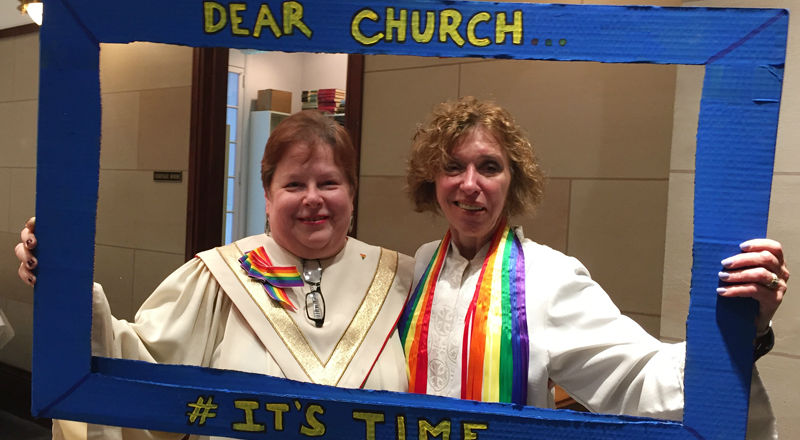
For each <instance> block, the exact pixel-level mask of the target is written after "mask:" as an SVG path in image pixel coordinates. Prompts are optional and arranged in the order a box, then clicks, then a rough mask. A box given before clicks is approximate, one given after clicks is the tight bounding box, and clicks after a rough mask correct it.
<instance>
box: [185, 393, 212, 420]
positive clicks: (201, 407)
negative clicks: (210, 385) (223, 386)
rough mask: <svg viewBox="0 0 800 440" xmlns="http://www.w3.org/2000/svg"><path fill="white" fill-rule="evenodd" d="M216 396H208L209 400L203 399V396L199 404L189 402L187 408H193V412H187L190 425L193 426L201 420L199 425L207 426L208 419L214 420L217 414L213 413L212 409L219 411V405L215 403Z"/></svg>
mask: <svg viewBox="0 0 800 440" xmlns="http://www.w3.org/2000/svg"><path fill="white" fill-rule="evenodd" d="M213 400H214V396H208V400H205V399H203V396H199V397H198V398H197V402H189V403H187V404H186V406H188V407H190V408H193V409H192V411H191V412H188V411H187V412H186V415H187V416H189V424H190V425H192V424H194V422H195V421H196V420H197V419H198V418H199V419H200V422H199V423H198V425H201V426H202V425H205V424H206V418H214V417H216V416H217V413H214V412H211V410H212V409H217V407H219V405H217V404H216V403H213Z"/></svg>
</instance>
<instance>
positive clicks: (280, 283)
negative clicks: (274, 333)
mask: <svg viewBox="0 0 800 440" xmlns="http://www.w3.org/2000/svg"><path fill="white" fill-rule="evenodd" d="M239 264H241V266H242V269H244V271H245V272H247V276H249V277H250V278H253V279H255V280H257V281H260V282H261V284H262V285H263V286H264V291H266V292H267V296H269V297H270V298H272V299H273V300H275V301H277V302H278V303H279V304H282V305H284V306H286V307H288V308H289V309H290V310H296V309H297V306H295V305H294V303H292V300H290V299H289V296H288V295H286V292H285V291H284V290H283V289H285V288H287V287H302V286H303V280H302V279H301V278H300V273H299V272H298V271H297V268H296V267H294V266H273V265H272V261H271V260H270V259H269V255H267V251H266V249H264V246H261V247H259V248H258V249H253V250H252V251H250V252H245V254H244V256H242V257H241V258H239Z"/></svg>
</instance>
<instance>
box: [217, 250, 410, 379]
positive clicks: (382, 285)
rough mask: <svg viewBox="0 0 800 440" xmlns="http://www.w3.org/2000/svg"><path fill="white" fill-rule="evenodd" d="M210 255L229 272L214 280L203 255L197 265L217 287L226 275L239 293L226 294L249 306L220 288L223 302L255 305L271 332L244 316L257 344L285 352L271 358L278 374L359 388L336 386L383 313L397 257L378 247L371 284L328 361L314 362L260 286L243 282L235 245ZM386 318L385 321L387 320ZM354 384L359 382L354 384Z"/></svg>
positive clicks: (291, 324) (287, 317)
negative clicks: (202, 265)
mask: <svg viewBox="0 0 800 440" xmlns="http://www.w3.org/2000/svg"><path fill="white" fill-rule="evenodd" d="M216 251H217V252H216V253H217V254H218V257H219V258H221V259H222V260H223V261H224V262H225V264H226V265H227V267H228V269H230V273H228V274H224V275H223V274H220V275H222V276H217V273H218V272H217V273H215V270H214V268H213V267H212V266H213V265H208V261H206V260H207V259H208V255H205V256H204V255H201V257H205V258H203V260H204V261H206V262H207V265H208V266H209V268H210V269H211V270H212V273H214V275H215V278H217V279H218V281H219V282H220V285H223V286H225V285H224V284H223V280H222V279H220V278H226V279H228V280H231V277H230V275H231V274H232V275H234V277H235V279H236V280H237V281H238V285H239V287H241V289H230V290H240V292H239V293H241V291H243V292H246V293H247V295H246V296H247V298H248V299H249V301H252V302H251V303H249V304H241V303H237V301H243V300H244V297H245V296H244V295H239V294H236V293H234V292H228V290H229V289H227V288H226V287H223V289H225V290H226V293H228V294H229V297H230V298H231V299H232V300H233V302H234V304H237V307H238V308H239V309H245V308H247V307H249V308H250V309H252V303H255V304H256V305H257V306H258V309H259V310H260V311H261V314H262V315H263V317H266V321H267V322H268V323H269V327H271V330H272V331H268V332H263V331H259V330H258V327H259V325H260V323H253V322H252V321H253V320H254V319H256V318H255V316H254V315H253V314H250V315H249V318H248V322H251V325H252V324H255V325H253V328H254V331H255V332H256V333H257V334H258V335H259V338H261V339H262V342H263V343H264V345H265V346H266V347H267V349H268V350H269V351H270V352H273V348H277V349H278V350H279V351H283V350H284V348H279V347H275V344H276V343H277V344H279V345H281V346H283V347H285V350H287V351H288V353H290V354H291V356H280V355H277V356H274V358H275V360H276V362H278V364H279V366H281V369H282V370H283V371H284V372H286V371H297V367H299V368H300V369H301V370H302V371H303V373H304V374H305V376H307V379H305V381H310V382H313V383H318V384H323V385H338V386H350V387H357V386H360V385H361V383H363V381H364V380H365V379H366V377H361V378H353V377H350V379H349V380H348V383H347V384H342V383H340V382H341V381H342V377H343V375H344V374H345V372H346V371H347V369H348V367H349V366H350V364H351V362H352V361H353V359H354V358H355V357H356V354H357V352H359V349H360V348H361V346H362V345H363V343H364V341H365V339H366V338H367V335H368V334H369V333H370V330H372V329H373V325H374V324H376V320H377V319H378V316H379V314H380V312H381V310H382V309H383V307H384V304H385V303H386V300H387V297H388V296H389V292H390V290H391V288H392V285H393V283H394V281H395V276H396V273H397V266H398V254H397V252H396V251H391V250H387V249H383V248H380V257H379V259H378V264H377V267H376V268H375V272H374V274H373V276H372V280H371V282H370V284H369V288H368V289H367V292H366V294H365V295H364V296H363V299H362V301H361V304H360V305H359V306H358V309H357V311H356V313H355V315H354V316H353V318H352V321H351V322H350V325H349V326H348V327H347V329H346V330H345V331H344V333H343V334H342V336H341V337H340V339H339V341H338V342H337V344H336V346H335V348H334V349H333V351H332V352H331V354H330V356H329V357H328V359H326V360H324V361H323V360H322V359H320V357H319V356H318V354H317V353H316V352H315V351H314V349H313V348H312V347H311V345H310V344H309V342H308V340H307V339H306V337H305V335H304V334H303V332H302V331H301V330H300V328H299V327H298V326H297V324H296V323H295V321H294V319H292V317H291V316H290V315H289V313H288V312H287V311H286V310H285V309H284V308H283V307H282V306H280V305H278V304H276V303H275V302H274V301H272V300H271V299H270V298H269V297H268V296H267V295H266V293H265V292H264V287H263V286H262V285H261V283H259V282H257V281H255V280H253V279H251V278H249V277H248V276H247V274H246V273H245V272H244V270H242V268H241V266H240V264H239V261H238V259H239V257H241V256H242V255H243V254H244V253H243V252H242V250H241V249H240V248H239V247H238V246H237V245H236V243H232V244H229V245H227V246H223V247H219V248H217V249H216ZM204 254H205V253H204ZM392 307H395V306H392ZM398 313H399V311H398ZM245 316H246V317H247V316H248V314H247V313H245ZM390 316H391V318H390V319H396V318H397V314H394V313H392V314H391V315H390ZM386 318H388V316H387V317H386ZM382 319H383V318H382ZM260 321H264V320H263V318H262V319H260ZM393 324H394V321H393V322H392V323H391V327H389V328H387V329H384V330H383V332H382V333H383V334H382V335H381V337H382V339H381V342H382V343H383V342H384V341H385V339H386V337H388V335H389V334H390V333H391V330H392V329H393ZM273 332H274V334H275V335H277V337H278V338H279V339H280V342H278V341H274V340H273V341H270V335H269V334H268V333H273ZM368 348H369V347H368ZM381 348H382V346H381V347H377V349H376V350H374V351H375V352H374V357H373V358H371V359H369V365H370V366H371V365H372V363H374V361H375V359H376V358H377V356H378V355H379V354H380V352H381ZM289 358H291V362H292V363H294V365H282V362H290V361H289ZM360 369H362V370H364V374H367V373H368V372H369V368H360ZM349 376H353V374H352V373H351V374H349ZM287 377H289V378H293V379H295V380H303V379H302V378H299V377H297V376H296V375H295V376H294V377H293V376H292V375H291V374H287ZM354 380H355V381H354ZM358 381H361V382H360V383H356V382H358Z"/></svg>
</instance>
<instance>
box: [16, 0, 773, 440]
mask: <svg viewBox="0 0 800 440" xmlns="http://www.w3.org/2000/svg"><path fill="white" fill-rule="evenodd" d="M45 2H46V5H45V11H46V17H45V24H44V26H43V27H42V30H41V76H40V82H41V86H40V87H41V88H40V95H39V102H40V106H39V134H38V136H39V137H38V139H39V153H38V169H37V203H36V212H37V222H38V223H39V226H40V228H38V231H39V232H38V234H39V236H40V242H41V243H42V244H41V246H40V249H39V262H40V263H39V267H40V276H39V278H38V283H37V286H36V294H35V297H34V313H35V328H34V330H35V331H34V358H33V370H34V371H33V373H34V375H33V403H32V412H33V413H34V414H35V415H37V416H45V417H53V418H65V419H75V420H84V421H89V422H92V423H101V424H111V425H122V426H129V427H137V428H145V427H146V428H152V429H158V430H164V431H175V432H186V433H196V434H205V435H224V436H235V437H240V438H263V437H264V436H265V435H268V436H270V438H272V437H276V438H277V437H280V438H305V437H312V436H316V435H317V434H320V432H321V431H319V430H318V429H317V430H315V428H319V424H322V426H324V429H323V431H322V432H324V434H322V437H323V438H344V437H354V436H355V437H357V436H358V433H359V432H363V433H364V437H365V438H369V439H373V438H387V439H389V438H391V439H394V438H405V437H406V436H409V437H415V438H417V437H418V432H419V430H421V429H423V426H426V425H424V424H423V421H425V422H426V423H429V424H430V425H431V426H438V427H440V428H442V429H445V428H446V429H447V430H448V431H447V432H452V435H453V436H454V438H464V439H467V438H477V436H478V435H479V436H480V438H482V439H489V438H491V439H500V438H503V439H505V438H522V437H525V438H550V439H552V438H555V439H560V438H582V439H590V438H591V439H611V438H636V439H643V438H647V439H662V438H670V439H672V438H725V439H733V438H744V432H745V428H746V418H747V401H748V396H749V384H750V374H751V365H752V346H751V340H752V337H753V332H754V329H753V328H752V325H751V326H747V325H741V324H742V323H747V322H750V319H749V318H750V317H752V316H753V314H754V312H755V307H754V303H753V302H752V301H749V300H730V299H725V298H719V297H718V295H717V294H716V292H715V289H716V287H717V285H718V279H717V275H716V274H717V271H718V270H719V261H720V260H721V259H722V258H724V257H726V256H728V255H731V254H734V253H736V252H737V251H738V246H737V244H738V243H739V242H740V241H742V240H744V239H747V238H750V237H756V236H763V235H765V233H766V225H767V214H768V209H769V195H770V187H771V178H772V167H773V159H774V148H775V139H776V134H777V124H778V111H779V108H780V98H781V86H782V78H783V67H784V59H785V52H786V37H787V29H788V12H787V11H785V10H770V9H706V8H657V7H625V6H619V7H618V6H573V5H541V4H514V3H499V4H498V3H490V2H467V1H464V2H460V1H459V2H455V1H449V0H441V1H438V0H434V1H420V0H398V1H394V2H389V1H385V0H382V1H370V2H366V1H357V0H343V1H336V2H330V1H325V0H296V1H292V0H286V1H274V0H268V1H265V2H255V1H250V0H243V1H239V2H227V1H218V2H204V1H202V0H173V1H171V2H169V5H168V7H167V5H165V4H164V2H160V1H155V0H138V1H136V2H133V1H124V0H120V1H114V2H97V1H90V0H45ZM211 3H214V4H216V5H220V7H221V8H222V9H223V10H224V11H225V15H226V18H227V19H228V20H227V22H226V25H225V26H222V27H220V29H216V28H215V26H214V25H215V24H218V22H219V18H220V17H221V16H222V12H221V10H220V7H218V6H213V5H211V6H206V5H210V4H211ZM261 5H266V7H267V8H269V9H270V11H271V12H273V15H274V17H275V22H276V26H275V27H270V26H269V24H267V25H265V26H264V27H262V28H261V31H262V32H261V34H260V36H259V37H258V38H256V37H253V34H254V32H255V27H254V26H253V23H254V22H255V17H256V12H257V11H258V10H259V8H260V7H262V6H261ZM298 8H301V9H302V12H301V14H302V17H301V18H297V17H299V16H298V15H297V14H298V13H299V12H298V11H299V10H300V9H298ZM389 8H392V9H391V12H392V13H393V14H395V17H399V16H400V14H402V11H403V10H405V11H407V14H408V16H410V15H411V12H410V11H414V10H417V11H422V16H424V17H427V15H425V14H426V11H433V14H434V15H433V17H434V19H437V20H438V19H441V18H444V21H441V20H440V21H438V22H437V23H442V22H444V23H445V24H447V23H451V24H452V23H456V21H457V20H458V18H459V17H460V18H461V22H460V24H459V25H455V24H453V25H452V26H451V27H450V30H449V31H448V30H447V27H445V30H444V32H443V33H440V32H435V33H434V34H433V35H432V40H431V41H430V42H427V43H426V42H419V41H416V40H415V39H414V38H413V36H412V35H411V33H410V30H409V29H408V28H406V29H405V30H406V32H407V33H408V36H407V37H406V38H405V41H401V40H402V39H401V38H400V37H401V32H396V33H395V32H392V33H389V34H387V33H386V32H385V29H386V27H385V21H384V17H386V15H387V14H389V11H390V9H389ZM207 11H211V12H210V13H208V14H206V12H207ZM283 11H288V13H289V16H291V15H292V14H295V17H296V18H295V24H294V25H293V26H288V27H283V23H282V19H283V18H286V16H284V15H283ZM502 14H505V15H502ZM516 14H519V15H518V16H519V19H520V20H521V25H520V26H519V29H517V30H515V29H514V28H513V26H512V29H511V30H508V29H506V30H505V31H503V30H502V29H501V30H499V31H498V30H497V24H498V23H502V22H506V23H512V24H513V23H516V21H515V20H516V17H517V15H516ZM448 17H449V18H448ZM501 18H502V20H501ZM239 19H241V21H238V20H239ZM204 20H210V21H209V22H208V23H205V22H204ZM283 21H284V22H285V21H287V20H283ZM206 24H209V26H206ZM471 24H473V25H474V26H471V27H470V25H471ZM493 24H494V25H495V27H494V28H493V27H492V25H493ZM303 25H304V26H305V28H304V27H303ZM217 27H219V26H217ZM470 29H472V31H470ZM470 32H472V33H470ZM515 32H518V33H519V39H518V40H517V39H516V38H517V34H516V33H515ZM245 33H249V34H248V35H245ZM276 35H279V36H276ZM404 35H405V34H404ZM439 35H444V41H443V42H441V41H439V38H438V37H439ZM459 37H460V38H459ZM417 39H424V37H423V38H419V37H418V38H417ZM460 39H461V40H463V41H459V40H460ZM501 40H502V41H501ZM132 41H151V42H160V43H171V44H182V45H189V46H196V47H212V46H227V47H232V48H253V49H262V50H282V51H289V52H294V51H304V52H349V53H365V54H404V55H424V56H459V57H462V56H478V57H493V58H518V59H538V60H555V61H571V60H584V61H600V62H612V63H658V64H691V65H704V66H705V80H704V85H703V95H702V101H701V108H700V115H699V124H698V132H697V158H696V182H695V202H694V203H695V211H694V245H693V251H694V265H693V267H692V286H691V293H690V294H691V306H690V309H689V318H688V321H687V341H688V342H687V360H686V366H685V390H686V395H685V412H684V419H683V421H682V422H680V423H679V422H668V421H661V420H651V419H644V418H635V417H625V416H609V415H594V414H582V413H574V412H570V411H553V410H546V409H538V408H531V407H520V406H514V405H506V404H490V403H480V402H472V401H461V400H457V399H447V398H438V397H432V396H420V395H411V394H402V393H389V392H381V391H364V390H346V389H337V388H331V387H325V386H319V385H313V384H306V383H297V382H292V381H289V380H284V379H277V378H272V377H267V376H260V375H254V374H248V373H241V372H234V371H222V370H215V369H209V368H199V367H193V366H175V365H153V364H147V363H143V362H137V361H130V360H122V359H107V358H96V357H92V356H91V349H90V331H91V322H90V320H91V294H90V292H91V288H92V279H93V274H92V267H93V249H94V236H95V217H96V205H97V185H98V168H99V149H100V87H99V73H98V65H99V43H100V42H109V43H127V42H132ZM67 220H68V225H67ZM708 396H713V398H709V397H708ZM237 401H239V402H240V406H241V405H242V404H241V402H242V401H249V402H256V406H257V407H258V408H260V409H257V410H256V412H254V413H253V414H254V415H255V417H256V418H257V419H260V420H261V423H264V424H265V430H266V431H262V432H245V431H239V430H237V429H235V428H236V426H237V425H235V424H234V423H235V422H237V421H238V422H242V421H244V419H245V411H244V410H242V409H237V407H236V406H235V405H236V403H235V402H237ZM212 402H213V403H212ZM266 403H285V404H286V405H287V407H286V408H288V410H287V411H286V412H285V413H282V414H283V419H284V420H283V424H284V428H283V429H282V430H279V429H277V426H276V425H275V424H274V418H273V416H274V413H270V412H269V411H265V410H264V408H265V406H264V405H265V404H266ZM215 405H216V406H215ZM244 405H245V406H246V404H244ZM320 411H323V412H320ZM212 413H213V414H215V416H213V417H212V416H211V414H212ZM204 415H205V416H207V417H203V416H204ZM315 420H316V421H317V422H318V424H315V423H314V421H315ZM238 426H239V427H241V425H238ZM301 426H306V430H301V429H300V427H301ZM370 427H371V428H372V429H370ZM309 429H310V430H309ZM432 435H433V434H432Z"/></svg>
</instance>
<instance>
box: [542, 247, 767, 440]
mask: <svg viewBox="0 0 800 440" xmlns="http://www.w3.org/2000/svg"><path fill="white" fill-rule="evenodd" d="M536 246H538V245H536ZM526 256H527V253H526ZM546 260H549V263H548V264H546V265H545V267H546V272H545V273H542V274H541V275H543V276H542V277H538V276H537V277H536V278H537V279H538V281H540V283H539V285H538V287H537V285H529V288H531V289H533V291H539V290H540V289H542V284H544V285H547V284H550V286H549V287H550V289H545V291H548V292H552V293H551V294H550V296H549V297H548V298H547V300H546V304H544V305H543V306H544V307H545V309H544V310H539V312H540V313H541V314H539V315H538V317H539V319H541V320H542V321H543V322H544V324H543V326H542V327H540V329H539V330H540V334H541V335H542V336H539V337H538V338H537V336H536V334H535V333H534V334H532V343H538V344H542V345H544V346H545V351H546V353H547V356H548V358H549V359H548V369H549V371H548V372H549V374H550V377H551V378H552V379H553V380H554V381H555V382H556V383H558V384H559V385H560V386H561V387H563V388H564V389H565V390H566V391H567V392H568V393H569V394H570V395H571V396H572V397H573V398H574V399H575V400H577V401H578V402H580V403H581V404H582V405H584V406H585V407H586V408H588V409H589V410H591V411H593V412H598V413H611V414H628V415H637V416H646V417H655V418H661V419H669V420H681V419H682V418H683V406H684V400H683V397H684V390H683V378H684V363H685V354H686V344H685V343H677V344H671V343H664V342H660V341H658V340H657V339H655V338H653V337H652V336H650V335H649V334H648V333H647V332H645V331H644V330H643V329H642V328H641V327H640V326H639V325H638V324H637V323H636V322H634V321H633V320H631V319H630V318H628V317H626V316H624V315H622V314H621V313H620V311H619V309H618V308H617V307H616V306H615V305H614V303H613V302H612V301H611V299H610V298H609V297H608V295H607V294H606V292H605V291H604V290H603V289H602V288H601V287H600V286H599V285H598V284H597V283H596V282H595V281H594V280H592V279H591V277H590V276H589V272H588V271H587V270H586V268H585V267H584V266H583V265H582V264H581V263H580V262H579V261H578V260H576V259H574V258H571V257H567V256H564V255H563V254H560V253H557V252H555V251H552V255H549V254H548V255H547V257H546ZM535 272H536V271H535V270H534V273H535ZM543 279H544V281H543ZM547 280H558V281H547ZM539 298H540V300H541V299H542V298H541V296H540V297H539ZM534 307H536V306H534ZM534 325H537V324H534ZM533 341H536V342H533ZM532 351H533V350H532ZM747 437H748V438H751V439H765V438H777V432H776V428H775V417H774V415H773V413H772V408H771V406H770V402H769V399H768V397H767V395H766V392H765V390H764V387H763V385H762V384H761V380H760V378H759V376H758V372H757V371H755V369H754V371H753V379H752V384H751V395H750V414H749V420H748V436H747Z"/></svg>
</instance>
